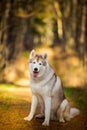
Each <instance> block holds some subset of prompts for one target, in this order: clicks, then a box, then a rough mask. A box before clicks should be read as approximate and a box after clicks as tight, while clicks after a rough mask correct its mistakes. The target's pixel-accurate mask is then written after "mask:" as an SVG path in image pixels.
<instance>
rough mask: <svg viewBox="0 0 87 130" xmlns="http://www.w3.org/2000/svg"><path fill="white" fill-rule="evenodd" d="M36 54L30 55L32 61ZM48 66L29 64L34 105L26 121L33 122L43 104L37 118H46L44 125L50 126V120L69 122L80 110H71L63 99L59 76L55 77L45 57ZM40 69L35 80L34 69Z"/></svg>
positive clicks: (33, 52) (37, 63)
mask: <svg viewBox="0 0 87 130" xmlns="http://www.w3.org/2000/svg"><path fill="white" fill-rule="evenodd" d="M35 54H36V52H35V51H34V50H33V51H32V52H31V54H30V59H31V58H32V57H34V56H35ZM44 58H45V59H44V60H46V65H45V66H43V65H39V62H42V61H38V62H37V61H36V59H34V61H35V64H33V63H29V70H30V86H31V91H32V104H31V110H30V113H29V115H28V116H27V117H25V118H24V120H28V121H30V120H32V118H33V117H34V115H35V111H36V108H37V105H38V102H39V103H40V104H41V114H39V115H37V116H36V117H39V118H42V117H43V116H44V117H45V120H44V122H43V123H42V125H44V126H48V125H49V121H50V119H52V120H57V119H58V120H59V121H60V122H65V121H69V120H70V119H71V118H72V117H74V116H76V115H78V114H79V110H78V109H76V108H71V107H70V105H69V102H68V101H67V99H66V98H63V96H64V93H63V89H62V86H61V80H60V78H59V77H58V76H57V77H55V75H54V71H53V69H52V68H51V67H50V66H49V64H48V61H47V55H45V57H44ZM35 67H37V68H38V71H39V73H38V76H37V77H36V78H34V77H33V76H32V73H33V70H34V68H35Z"/></svg>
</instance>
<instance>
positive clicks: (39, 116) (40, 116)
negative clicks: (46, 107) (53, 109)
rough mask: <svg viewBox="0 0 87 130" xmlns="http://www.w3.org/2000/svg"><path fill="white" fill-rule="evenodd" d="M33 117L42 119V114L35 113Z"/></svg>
mask: <svg viewBox="0 0 87 130" xmlns="http://www.w3.org/2000/svg"><path fill="white" fill-rule="evenodd" d="M35 117H36V118H39V119H42V118H44V114H38V115H36V116H35Z"/></svg>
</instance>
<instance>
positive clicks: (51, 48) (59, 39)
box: [0, 0, 87, 86]
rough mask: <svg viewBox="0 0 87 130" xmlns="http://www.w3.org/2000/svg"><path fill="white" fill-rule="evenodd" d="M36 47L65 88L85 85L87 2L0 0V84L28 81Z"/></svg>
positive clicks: (85, 0) (79, 0)
mask: <svg viewBox="0 0 87 130" xmlns="http://www.w3.org/2000/svg"><path fill="white" fill-rule="evenodd" d="M33 48H34V49H36V50H38V51H40V52H47V53H48V57H49V60H50V64H52V66H53V67H54V69H55V71H56V72H57V73H58V74H59V75H60V76H61V78H62V80H63V82H64V83H65V85H72V86H76V85H78V86H86V85H87V79H86V78H87V69H86V66H87V0H0V82H11V83H16V82H17V81H18V79H25V80H26V79H28V75H29V74H28V73H27V70H28V68H27V61H28V56H29V52H30V51H31V50H32V49H33ZM25 80H24V81H25ZM67 81H68V82H67ZM25 84H27V81H26V82H25Z"/></svg>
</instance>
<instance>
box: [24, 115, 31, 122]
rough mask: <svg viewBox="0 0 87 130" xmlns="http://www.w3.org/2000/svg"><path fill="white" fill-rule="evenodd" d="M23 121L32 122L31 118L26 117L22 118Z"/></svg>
mask: <svg viewBox="0 0 87 130" xmlns="http://www.w3.org/2000/svg"><path fill="white" fill-rule="evenodd" d="M24 120H25V121H31V120H32V117H30V116H27V117H25V118H24Z"/></svg>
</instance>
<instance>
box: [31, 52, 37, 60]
mask: <svg viewBox="0 0 87 130" xmlns="http://www.w3.org/2000/svg"><path fill="white" fill-rule="evenodd" d="M35 55H36V51H35V50H32V51H31V53H30V59H32V58H33V57H35Z"/></svg>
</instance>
